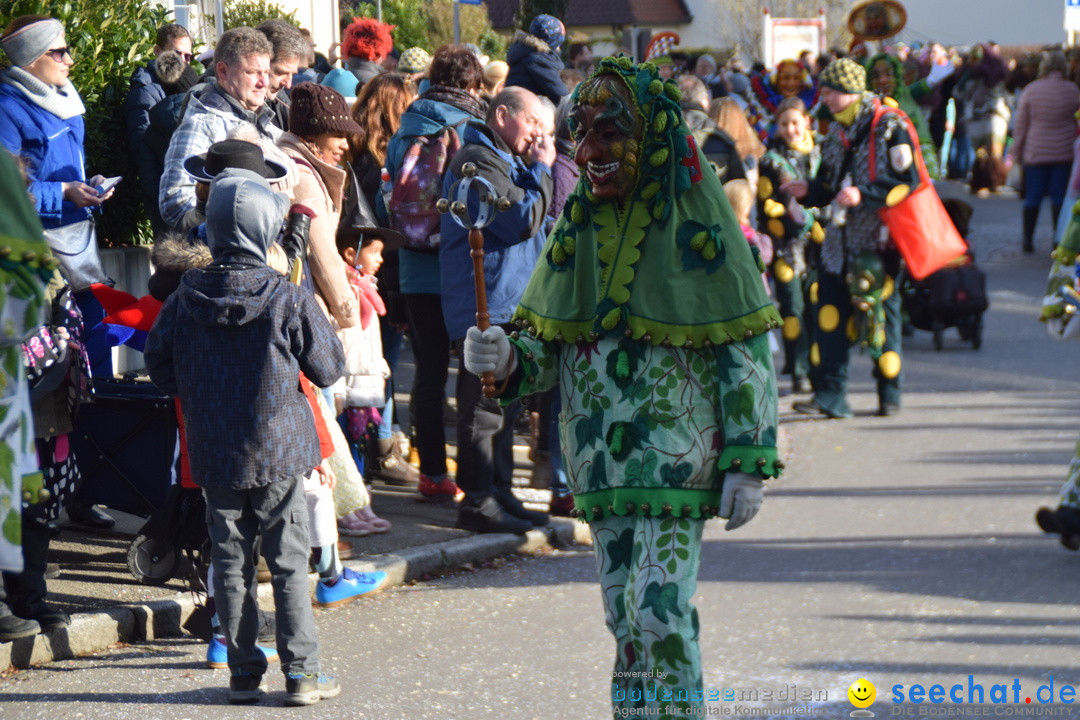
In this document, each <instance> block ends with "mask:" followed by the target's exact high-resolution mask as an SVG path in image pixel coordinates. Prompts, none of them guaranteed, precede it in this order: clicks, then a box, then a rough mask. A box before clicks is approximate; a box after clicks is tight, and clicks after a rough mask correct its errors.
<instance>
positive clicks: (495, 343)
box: [462, 325, 517, 380]
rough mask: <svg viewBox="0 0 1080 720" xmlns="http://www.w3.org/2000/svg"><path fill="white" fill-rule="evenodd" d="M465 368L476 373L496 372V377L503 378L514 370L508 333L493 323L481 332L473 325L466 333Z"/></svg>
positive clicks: (514, 359) (513, 358)
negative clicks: (507, 337)
mask: <svg viewBox="0 0 1080 720" xmlns="http://www.w3.org/2000/svg"><path fill="white" fill-rule="evenodd" d="M462 354H463V356H464V358H463V359H464V361H465V369H466V370H468V371H469V372H471V373H473V374H474V375H479V374H481V373H486V372H490V373H494V374H495V377H496V379H498V380H502V379H503V378H505V377H506V376H507V375H509V374H510V373H511V372H513V371H514V365H513V364H511V362H512V361H516V360H517V358H516V357H513V353H511V352H510V341H509V340H507V339H506V333H505V332H503V329H502V328H501V327H499V326H498V325H493V326H491V327H489V328H488V329H487V330H484V331H483V332H481V330H480V328H478V327H475V326H474V327H471V328H469V331H468V332H467V333H465V347H464V350H463V353H462Z"/></svg>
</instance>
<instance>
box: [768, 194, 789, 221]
mask: <svg viewBox="0 0 1080 720" xmlns="http://www.w3.org/2000/svg"><path fill="white" fill-rule="evenodd" d="M762 209H763V210H764V211H765V214H766V215H768V216H769V217H771V218H779V217H784V213H785V212H787V211H786V210H784V206H783V205H781V204H780V203H778V202H776V201H775V200H773V199H772V198H767V199H766V200H765V203H764V204H763V205H762Z"/></svg>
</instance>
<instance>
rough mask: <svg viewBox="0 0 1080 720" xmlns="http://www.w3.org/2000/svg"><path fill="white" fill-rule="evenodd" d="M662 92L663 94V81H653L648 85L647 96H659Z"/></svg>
mask: <svg viewBox="0 0 1080 720" xmlns="http://www.w3.org/2000/svg"><path fill="white" fill-rule="evenodd" d="M662 92H664V81H663V80H653V81H652V82H650V83H649V94H650V95H659V94H660V93H662Z"/></svg>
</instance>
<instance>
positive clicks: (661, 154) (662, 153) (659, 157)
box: [649, 147, 671, 167]
mask: <svg viewBox="0 0 1080 720" xmlns="http://www.w3.org/2000/svg"><path fill="white" fill-rule="evenodd" d="M670 154H671V153H670V151H669V150H668V149H667V148H666V147H665V148H660V149H659V150H657V151H656V152H654V153H653V154H652V155H650V156H649V164H650V165H652V166H653V167H660V166H661V165H663V164H664V163H666V162H667V159H668V155H670Z"/></svg>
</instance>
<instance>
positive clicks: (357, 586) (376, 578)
mask: <svg viewBox="0 0 1080 720" xmlns="http://www.w3.org/2000/svg"><path fill="white" fill-rule="evenodd" d="M385 582H386V573H384V572H383V571H382V570H376V571H375V572H366V573H362V572H356V571H354V570H350V569H349V568H345V570H344V571H343V572H342V573H341V574H340V575H338V578H337V582H335V583H334V584H333V585H327V584H326V583H325V582H324V581H322V580H320V581H319V583H318V584H317V585H316V586H315V604H316V605H318V606H319V607H324V608H332V607H339V606H341V605H345V604H346V603H351V602H352V601H353V600H355V599H356V598H358V597H360V596H361V595H367V594H368V593H372V592H375V591H376V590H378V589H379V588H381V587H382V586H383V583H385Z"/></svg>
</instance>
